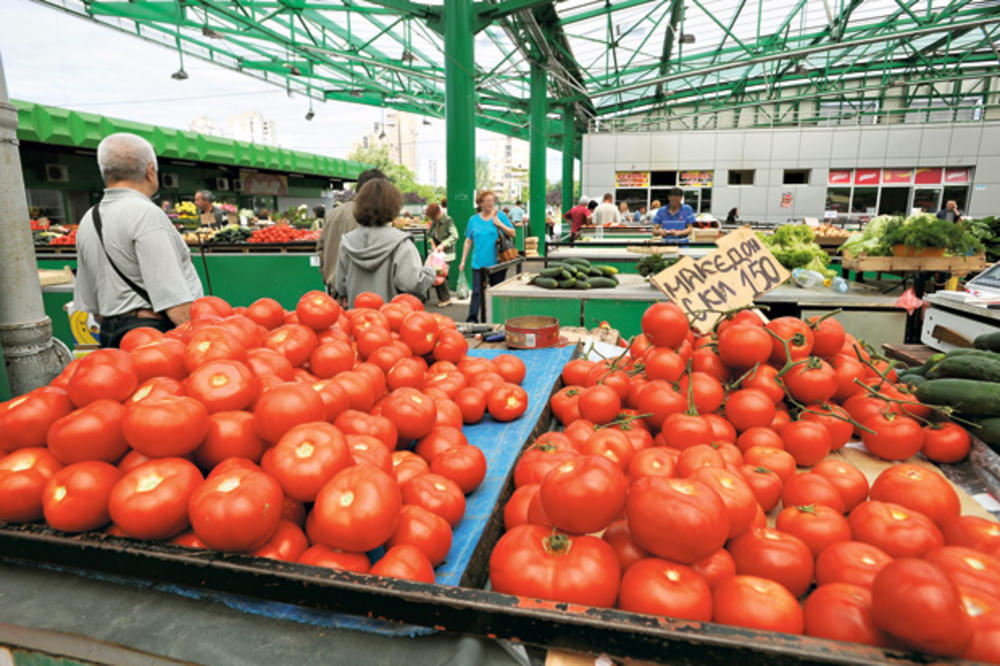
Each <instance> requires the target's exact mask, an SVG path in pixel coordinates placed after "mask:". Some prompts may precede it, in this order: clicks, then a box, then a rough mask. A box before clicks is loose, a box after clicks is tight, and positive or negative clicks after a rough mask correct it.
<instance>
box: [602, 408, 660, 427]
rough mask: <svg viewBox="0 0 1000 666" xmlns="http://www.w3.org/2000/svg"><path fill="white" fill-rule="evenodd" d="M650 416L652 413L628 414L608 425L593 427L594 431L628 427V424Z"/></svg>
mask: <svg viewBox="0 0 1000 666" xmlns="http://www.w3.org/2000/svg"><path fill="white" fill-rule="evenodd" d="M652 415H653V412H647V413H645V414H629V415H628V416H626V417H624V418H620V419H615V420H614V421H611V422H610V423H605V424H604V425H599V426H595V427H594V430H603V429H604V428H613V427H615V426H620V425H628V424H629V423H632V421H638V420H639V419H644V418H647V417H649V416H652Z"/></svg>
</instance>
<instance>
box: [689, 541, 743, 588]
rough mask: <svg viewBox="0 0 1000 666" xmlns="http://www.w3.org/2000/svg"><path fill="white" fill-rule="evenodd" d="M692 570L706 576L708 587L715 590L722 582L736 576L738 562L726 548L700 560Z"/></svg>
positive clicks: (692, 566)
mask: <svg viewBox="0 0 1000 666" xmlns="http://www.w3.org/2000/svg"><path fill="white" fill-rule="evenodd" d="M691 568H692V569H694V570H695V571H697V572H698V573H700V574H701V575H702V576H704V577H705V580H706V581H707V582H708V586H709V587H710V588H712V589H713V590H714V589H715V586H716V585H718V584H719V583H721V582H722V581H724V580H728V579H729V578H732V577H733V576H735V575H736V562H734V561H733V556H732V555H730V554H729V551H728V550H726V549H725V548H720V549H719V550H717V551H715V552H714V553H712V554H711V555H709V556H708V557H704V558H702V559H700V560H698V561H697V562H695V563H694V564H692V565H691Z"/></svg>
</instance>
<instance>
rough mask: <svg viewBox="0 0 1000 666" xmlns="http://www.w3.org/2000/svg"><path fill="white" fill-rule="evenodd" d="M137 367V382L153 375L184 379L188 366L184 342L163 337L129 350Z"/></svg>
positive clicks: (133, 363) (134, 365)
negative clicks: (185, 361)
mask: <svg viewBox="0 0 1000 666" xmlns="http://www.w3.org/2000/svg"><path fill="white" fill-rule="evenodd" d="M129 357H130V358H131V359H132V365H133V367H134V368H135V375H136V381H137V382H144V381H146V380H147V379H151V378H153V377H170V378H171V379H178V380H180V379H184V378H185V377H187V374H188V372H187V366H185V365H184V343H183V342H181V341H180V340H174V339H171V338H162V339H160V340H157V341H156V342H150V343H148V344H145V345H142V346H139V347H136V348H135V349H133V350H132V351H131V352H129Z"/></svg>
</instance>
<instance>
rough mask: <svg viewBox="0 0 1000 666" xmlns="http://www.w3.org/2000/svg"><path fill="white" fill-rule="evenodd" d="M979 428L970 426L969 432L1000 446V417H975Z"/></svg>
mask: <svg viewBox="0 0 1000 666" xmlns="http://www.w3.org/2000/svg"><path fill="white" fill-rule="evenodd" d="M975 422H976V423H978V424H979V427H978V428H969V432H970V433H971V434H972V435H974V436H976V437H978V438H979V439H981V440H983V441H984V442H986V443H987V444H989V445H990V446H994V447H996V446H1000V417H997V416H992V417H989V418H985V419H975Z"/></svg>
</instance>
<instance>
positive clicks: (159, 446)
mask: <svg viewBox="0 0 1000 666" xmlns="http://www.w3.org/2000/svg"><path fill="white" fill-rule="evenodd" d="M121 428H122V434H123V435H124V437H125V440H126V441H127V442H128V443H129V445H130V446H131V447H132V448H133V449H135V450H136V451H138V452H139V453H143V454H145V455H147V456H149V457H150V458H169V457H174V456H184V455H187V454H188V453H191V452H192V451H194V450H195V449H196V448H198V445H199V444H201V442H202V440H204V439H205V435H207V434H208V410H207V409H205V406H204V405H203V404H201V403H200V402H198V401H197V400H195V399H194V398H188V397H177V396H168V397H165V398H157V399H155V400H143V401H141V402H137V403H135V404H133V405H132V406H131V407H129V408H128V410H126V412H125V416H124V418H123V419H122V425H121Z"/></svg>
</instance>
